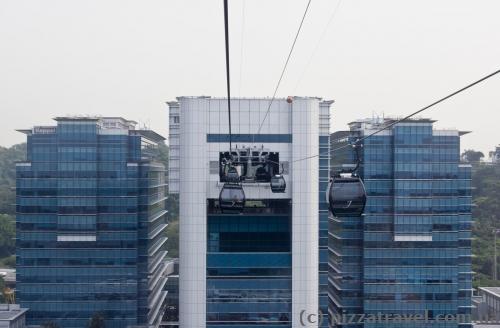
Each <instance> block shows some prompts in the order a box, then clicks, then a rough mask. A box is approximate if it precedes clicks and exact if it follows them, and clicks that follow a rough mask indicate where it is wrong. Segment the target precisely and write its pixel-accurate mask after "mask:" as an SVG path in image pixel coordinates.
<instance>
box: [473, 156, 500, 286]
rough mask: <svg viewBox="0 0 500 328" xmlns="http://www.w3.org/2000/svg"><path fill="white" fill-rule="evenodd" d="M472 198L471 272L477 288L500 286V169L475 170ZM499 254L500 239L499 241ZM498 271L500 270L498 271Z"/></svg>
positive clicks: (497, 167) (484, 167)
mask: <svg viewBox="0 0 500 328" xmlns="http://www.w3.org/2000/svg"><path fill="white" fill-rule="evenodd" d="M472 187H473V190H472V195H473V203H474V205H475V206H474V207H473V210H472V217H473V218H474V225H473V228H472V235H473V240H472V253H473V254H474V256H473V258H472V265H473V269H472V271H474V272H475V275H474V287H478V286H500V281H494V280H493V279H492V277H493V257H494V252H495V248H494V234H493V231H494V229H500V221H499V219H500V202H499V201H498V200H499V199H500V166H497V165H486V164H479V165H474V166H473V170H472ZM497 247H498V250H499V254H500V238H498V241H497ZM497 270H499V268H497Z"/></svg>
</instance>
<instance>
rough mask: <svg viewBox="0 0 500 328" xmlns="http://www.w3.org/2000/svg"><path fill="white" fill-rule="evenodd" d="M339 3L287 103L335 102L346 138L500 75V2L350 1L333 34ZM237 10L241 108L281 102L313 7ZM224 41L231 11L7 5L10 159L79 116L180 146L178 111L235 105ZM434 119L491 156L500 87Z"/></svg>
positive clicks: (5, 94) (317, 9) (185, 6)
mask: <svg viewBox="0 0 500 328" xmlns="http://www.w3.org/2000/svg"><path fill="white" fill-rule="evenodd" d="M338 1H339V0H312V4H311V8H310V13H309V15H308V17H307V18H306V21H305V23H304V28H303V33H302V34H301V36H300V38H299V40H298V43H297V46H296V52H295V53H294V55H293V57H292V60H291V62H290V65H289V70H288V71H287V73H286V75H285V77H284V80H283V83H282V86H281V88H280V91H279V92H278V95H279V96H287V95H310V96H320V97H323V98H325V99H335V101H336V103H335V104H334V106H333V110H332V118H333V127H332V130H338V129H345V128H346V123H348V122H349V121H352V120H354V119H356V118H360V117H371V116H372V115H380V116H381V115H383V114H384V113H385V115H386V116H389V115H396V116H400V115H404V114H407V113H410V112H412V111H415V110H416V109H418V108H420V107H423V106H424V105H427V104H429V103H431V102H433V101H434V100H436V99H438V98H440V97H442V96H444V95H446V94H447V93H449V92H450V91H454V90H455V89H458V88H461V87H462V86H464V85H466V84H467V83H469V82H472V81H474V80H476V79H479V78H480V77H482V76H483V75H486V74H488V73H490V72H492V71H495V70H497V69H500V19H498V14H499V13H500V1H499V0H475V1H471V0H418V1H417V0H377V1H373V0H343V1H342V2H341V4H340V6H339V9H338V12H337V15H336V16H335V18H334V20H333V21H331V24H329V25H328V22H329V21H330V18H331V17H332V13H333V12H334V9H335V8H336V7H337V5H338ZM229 2H230V9H231V12H230V20H231V27H230V29H231V32H230V33H231V55H232V61H231V65H232V85H233V91H234V96H238V95H239V94H240V95H241V96H247V97H254V96H271V95H272V92H273V89H274V86H275V84H276V81H277V79H278V77H279V74H280V71H281V69H282V66H283V63H284V61H285V58H286V55H287V53H288V51H289V47H290V44H291V42H292V40H293V37H294V34H295V31H296V29H297V27H298V24H299V22H300V18H301V16H302V13H303V10H304V8H305V5H306V3H307V0H230V1H229ZM243 8H244V10H243ZM243 12H244V16H243ZM243 17H244V20H243ZM243 22H244V24H243ZM242 27H244V28H242ZM326 28H327V29H326ZM324 31H326V32H325V33H323V32H324ZM223 32H224V30H223V15H222V0H140V1H139V0H135V1H128V0H78V1H77V0H43V1H41V0H0V111H1V116H0V117H1V119H0V145H4V146H9V145H12V144H14V143H18V142H22V141H23V140H24V135H22V134H20V133H17V132H15V131H14V129H16V128H27V127H31V126H33V125H41V124H53V121H52V120H51V118H52V117H55V116H60V115H67V114H99V115H103V116H116V115H120V116H124V117H126V118H130V119H134V120H137V121H140V122H142V123H145V124H147V125H148V126H150V127H151V128H153V129H155V130H157V131H159V132H160V133H163V134H167V130H168V127H167V125H168V115H167V106H166V105H165V101H169V100H174V99H175V97H176V96H180V95H212V96H223V95H224V94H225V75H224V74H225V71H224V48H223V41H224V39H223V37H224V34H223ZM322 35H323V36H324V37H323V38H321V36H322ZM320 40H321V42H320V43H319V41H320ZM318 44H319V46H318V47H317V52H315V55H314V57H312V60H311V56H312V55H313V54H314V49H315V48H316V46H317V45H318ZM242 45H243V56H241V53H242V51H241V50H242ZM240 67H241V70H240ZM240 80H241V84H240ZM425 116H428V117H432V118H435V119H437V120H439V122H438V123H437V127H441V128H458V129H461V130H471V131H473V133H472V134H469V135H467V136H465V137H464V138H463V143H462V148H476V149H480V150H482V151H488V150H490V149H491V148H493V147H494V146H495V145H496V144H498V143H500V128H499V123H500V76H497V77H495V78H493V79H491V80H489V81H488V82H486V83H484V84H482V85H480V86H478V87H476V88H474V89H473V90H470V91H468V92H467V93H466V94H463V95H460V96H458V97H456V98H454V99H453V100H451V101H449V102H447V103H445V104H443V105H440V106H439V107H436V108H434V109H432V110H430V111H429V112H428V113H427V114H426V115H425Z"/></svg>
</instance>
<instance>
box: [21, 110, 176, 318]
mask: <svg viewBox="0 0 500 328" xmlns="http://www.w3.org/2000/svg"><path fill="white" fill-rule="evenodd" d="M55 120H56V121H57V126H36V127H34V128H32V129H29V130H20V131H21V132H24V133H25V134H27V144H28V151H27V159H26V161H24V162H20V163H18V164H17V188H16V191H17V199H16V203H17V204H16V206H17V242H16V255H17V299H18V301H19V302H20V304H22V306H23V307H27V308H29V309H30V311H29V312H28V314H27V322H28V324H42V323H46V322H54V323H56V324H57V325H58V326H59V327H61V328H82V327H86V326H87V324H88V321H89V318H91V317H92V316H94V315H97V314H99V315H101V316H103V317H104V319H105V323H106V327H108V328H125V327H158V326H159V324H160V321H161V316H162V314H163V313H162V311H163V310H164V308H163V303H164V300H165V297H166V292H165V291H163V288H164V285H165V282H166V278H165V277H164V271H165V263H164V258H165V256H166V250H165V249H164V243H165V241H166V238H165V234H164V230H165V228H166V226H167V225H166V222H165V214H166V211H165V208H164V202H165V199H166V194H165V191H166V183H165V168H164V166H163V164H160V163H159V162H157V161H156V160H155V157H156V156H157V151H158V149H157V146H158V143H160V142H163V138H162V137H161V136H160V135H158V134H157V133H155V132H153V131H150V130H136V129H135V122H133V121H128V120H124V119H122V118H81V117H80V118H79V117H60V118H56V119H55Z"/></svg>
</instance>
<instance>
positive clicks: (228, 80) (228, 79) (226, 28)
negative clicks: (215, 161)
mask: <svg viewBox="0 0 500 328" xmlns="http://www.w3.org/2000/svg"><path fill="white" fill-rule="evenodd" d="M227 1H228V0H224V32H225V41H226V83H227V112H228V118H229V154H231V150H232V149H233V147H232V133H231V75H230V73H229V13H228V4H227Z"/></svg>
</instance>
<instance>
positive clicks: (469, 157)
mask: <svg viewBox="0 0 500 328" xmlns="http://www.w3.org/2000/svg"><path fill="white" fill-rule="evenodd" d="M462 158H463V159H464V160H466V161H467V162H469V163H478V162H480V161H481V158H484V154H483V153H482V152H480V151H475V150H473V149H468V150H466V151H464V152H463V153H462Z"/></svg>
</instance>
